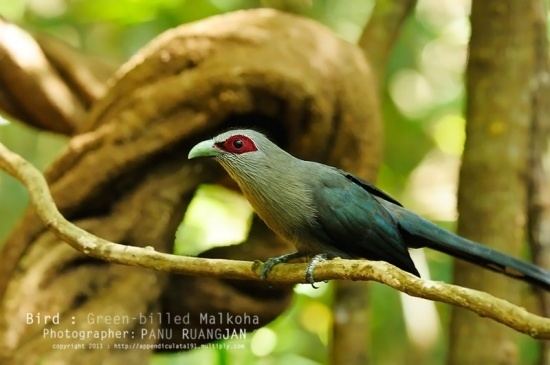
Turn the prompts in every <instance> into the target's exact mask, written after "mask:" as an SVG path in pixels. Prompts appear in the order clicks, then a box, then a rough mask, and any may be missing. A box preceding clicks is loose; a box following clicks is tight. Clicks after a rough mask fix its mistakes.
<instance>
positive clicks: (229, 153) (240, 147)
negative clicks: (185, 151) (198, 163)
mask: <svg viewBox="0 0 550 365" xmlns="http://www.w3.org/2000/svg"><path fill="white" fill-rule="evenodd" d="M281 156H289V155H288V154H287V153H286V152H285V151H283V150H282V149H280V148H279V147H277V146H276V145H275V144H274V143H272V142H271V141H270V140H269V139H268V138H267V137H266V136H265V135H263V134H262V133H260V132H257V131H254V130H251V129H236V130H230V131H227V132H224V133H221V134H219V135H217V136H215V137H214V138H212V139H207V140H205V141H202V142H200V143H198V144H196V145H195V146H194V147H193V148H192V149H191V151H189V155H188V158H189V159H194V158H199V157H212V158H214V159H215V160H217V161H218V162H219V163H220V164H221V165H222V166H223V167H224V168H225V169H226V170H227V171H228V172H229V173H230V174H231V175H232V176H233V177H236V176H235V174H247V175H248V174H251V173H252V172H253V171H256V170H258V171H261V170H265V169H264V167H268V166H270V165H272V164H273V162H274V161H276V160H277V159H278V158H279V157H281Z"/></svg>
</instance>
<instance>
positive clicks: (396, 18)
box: [359, 0, 416, 86]
mask: <svg viewBox="0 0 550 365" xmlns="http://www.w3.org/2000/svg"><path fill="white" fill-rule="evenodd" d="M415 5H416V0H397V1H395V0H378V1H376V3H375V5H374V9H373V10H372V15H371V17H370V19H369V22H368V23H367V25H366V26H365V29H364V30H363V34H361V38H360V39H359V46H360V47H361V49H363V52H364V53H365V54H366V56H367V59H368V60H369V63H370V64H371V67H372V68H373V70H374V74H375V75H376V76H377V78H378V80H379V82H378V85H379V86H380V85H382V82H383V78H384V68H385V67H386V65H387V64H388V58H389V56H390V53H391V51H392V49H393V46H394V44H395V41H396V39H397V37H398V35H399V32H400V31H401V28H402V26H403V23H404V21H405V20H406V19H407V16H408V15H409V14H410V13H411V11H412V10H413V9H414V7H415Z"/></svg>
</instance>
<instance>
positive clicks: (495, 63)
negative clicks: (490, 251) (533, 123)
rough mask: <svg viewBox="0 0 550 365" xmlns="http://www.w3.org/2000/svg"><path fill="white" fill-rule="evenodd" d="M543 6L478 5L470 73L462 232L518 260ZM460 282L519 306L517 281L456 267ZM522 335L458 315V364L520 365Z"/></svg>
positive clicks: (454, 338)
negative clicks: (537, 39)
mask: <svg viewBox="0 0 550 365" xmlns="http://www.w3.org/2000/svg"><path fill="white" fill-rule="evenodd" d="M536 3H538V0H529V1H517V0H506V1H503V0H474V1H473V6H472V15H471V23H472V37H471V39H470V48H469V60H468V66H467V75H466V76H467V110H466V114H467V121H468V122H467V127H466V136H467V138H466V145H465V149H464V155H463V160H462V167H461V171H460V187H459V196H458V210H459V214H460V219H459V224H458V230H459V233H460V234H461V235H463V236H465V237H468V238H471V239H473V240H475V241H479V242H484V243H486V244H489V245H491V246H492V247H495V248H496V249H498V250H500V251H503V252H506V253H508V254H510V255H512V256H521V253H522V247H523V242H524V240H525V238H526V236H525V233H526V232H525V229H526V206H527V200H526V195H527V184H526V180H525V177H526V174H527V167H528V160H529V152H528V151H529V129H530V115H531V112H532V105H531V92H532V80H533V79H532V76H533V72H534V68H535V54H536V52H535V48H534V47H535V32H534V30H535V27H534V19H535V15H536V14H535V13H536V9H537V7H536V6H535V4H536ZM455 282H456V283H457V284H459V285H463V286H468V287H473V288H477V289H480V290H483V291H487V292H489V293H492V294H494V295H497V296H499V297H502V298H506V299H508V300H511V301H513V302H520V300H521V298H522V296H525V295H526V294H527V288H526V287H525V286H522V285H520V284H519V283H518V282H516V281H514V280H510V279H508V278H505V277H502V276H497V275H495V274H494V273H492V272H489V271H486V270H483V269H481V268H477V267H473V266H471V265H469V264H466V263H464V262H460V261H457V262H456V263H455ZM516 341H517V335H516V334H515V333H513V332H512V331H510V330H509V329H506V328H504V327H503V326H501V325H498V324H495V323H492V322H490V321H485V320H480V319H479V318H476V317H475V316H472V315H471V314H470V313H467V312H465V311H463V310H459V309H455V310H454V311H453V314H452V324H451V347H450V358H449V362H450V363H451V364H457V365H459V364H460V365H462V364H474V363H475V364H516V363H517V361H518V348H517V342H516Z"/></svg>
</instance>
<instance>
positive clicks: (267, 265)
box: [260, 252, 304, 280]
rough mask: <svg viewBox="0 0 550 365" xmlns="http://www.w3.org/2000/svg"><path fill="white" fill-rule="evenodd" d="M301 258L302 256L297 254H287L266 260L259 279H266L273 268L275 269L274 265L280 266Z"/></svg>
mask: <svg viewBox="0 0 550 365" xmlns="http://www.w3.org/2000/svg"><path fill="white" fill-rule="evenodd" d="M302 256H304V255H303V254H301V253H299V252H293V253H287V254H286V255H281V256H276V257H272V258H270V259H267V260H266V262H264V264H263V266H262V269H261V270H260V277H261V278H262V280H265V279H267V275H269V273H270V272H271V270H272V269H273V267H275V265H278V264H282V263H285V262H288V261H290V260H292V259H297V258H299V257H302Z"/></svg>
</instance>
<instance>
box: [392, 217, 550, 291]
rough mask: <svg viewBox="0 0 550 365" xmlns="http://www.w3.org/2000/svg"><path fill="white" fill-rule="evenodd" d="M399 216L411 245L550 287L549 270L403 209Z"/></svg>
mask: <svg viewBox="0 0 550 365" xmlns="http://www.w3.org/2000/svg"><path fill="white" fill-rule="evenodd" d="M398 216H399V218H398V222H399V227H400V229H401V234H402V235H403V238H404V239H405V242H406V243H407V245H408V246H409V247H413V248H419V247H429V248H432V249H434V250H437V251H441V252H444V253H447V254H449V255H452V256H454V257H457V258H460V259H463V260H465V261H468V262H471V263H473V264H477V265H480V266H483V267H486V268H487V269H490V270H493V271H496V272H499V273H502V274H505V275H508V276H510V277H514V278H517V279H520V280H523V281H526V282H528V283H531V284H534V285H537V286H539V287H541V288H544V289H545V290H550V272H549V271H546V270H544V269H542V268H540V267H538V266H535V265H532V264H529V263H527V262H525V261H521V260H518V259H516V258H513V257H511V256H508V255H505V254H503V253H501V252H498V251H495V250H493V249H490V248H489V247H487V246H484V245H481V244H479V243H476V242H474V241H470V240H468V239H466V238H463V237H460V236H457V235H456V234H454V233H451V232H449V231H447V230H445V229H443V228H440V227H438V226H437V225H435V224H433V223H431V222H429V221H427V220H425V219H423V218H421V217H419V216H417V215H416V214H414V213H412V212H408V211H405V210H404V209H403V210H402V211H401V212H399V213H398Z"/></svg>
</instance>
